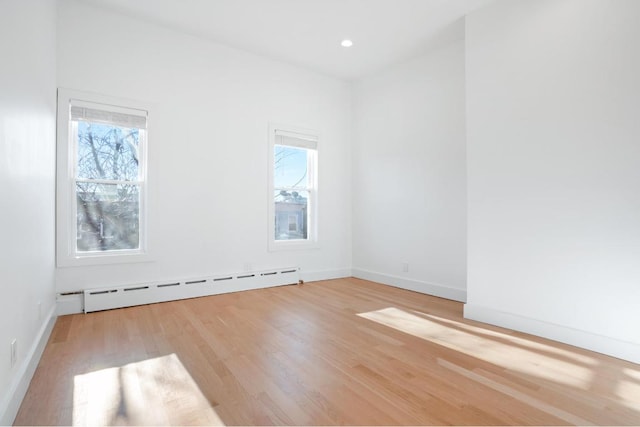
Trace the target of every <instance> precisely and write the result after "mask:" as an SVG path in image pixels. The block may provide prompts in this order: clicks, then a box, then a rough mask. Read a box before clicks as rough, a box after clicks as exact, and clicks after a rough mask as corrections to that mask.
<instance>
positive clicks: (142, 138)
mask: <svg viewBox="0 0 640 427" xmlns="http://www.w3.org/2000/svg"><path fill="white" fill-rule="evenodd" d="M119 101H121V100H114V99H113V98H108V97H103V96H101V95H96V94H89V93H82V92H74V91H67V90H64V89H60V90H59V93H58V215H57V216H58V220H57V221H58V226H57V227H58V233H57V240H58V243H57V259H58V265H60V266H73V265H91V264H102V263H105V262H108V263H113V262H131V261H143V260H145V259H146V252H147V250H146V236H145V234H146V233H145V231H146V215H145V200H146V141H147V115H148V112H147V110H146V109H144V108H138V107H139V106H138V105H129V103H128V101H122V103H121V102H119Z"/></svg>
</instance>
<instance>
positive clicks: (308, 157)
mask: <svg viewBox="0 0 640 427" xmlns="http://www.w3.org/2000/svg"><path fill="white" fill-rule="evenodd" d="M270 132H271V138H270V141H271V144H270V148H271V149H270V156H269V169H270V184H269V216H270V220H269V224H270V225H269V248H270V249H271V250H277V249H293V248H301V247H312V246H314V245H315V244H316V242H317V236H316V230H317V215H316V213H317V143H318V137H317V135H316V134H315V133H313V132H309V131H300V130H296V129H292V128H290V127H275V126H274V127H272V128H271V130H270Z"/></svg>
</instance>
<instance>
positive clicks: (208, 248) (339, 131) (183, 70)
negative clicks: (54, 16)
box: [56, 0, 351, 292]
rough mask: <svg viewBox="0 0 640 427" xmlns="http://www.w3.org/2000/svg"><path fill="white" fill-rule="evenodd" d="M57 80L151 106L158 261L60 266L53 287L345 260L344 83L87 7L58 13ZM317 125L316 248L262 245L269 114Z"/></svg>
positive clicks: (342, 267) (152, 237)
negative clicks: (282, 248) (275, 249)
mask: <svg viewBox="0 0 640 427" xmlns="http://www.w3.org/2000/svg"><path fill="white" fill-rule="evenodd" d="M58 15H59V18H58V85H59V86H60V87H65V88H70V89H76V90H84V91H91V92H97V93H101V94H104V95H109V96H117V97H124V98H132V99H136V100H140V101H143V102H147V103H150V104H151V105H152V106H153V117H150V130H149V165H150V166H149V183H150V184H149V185H150V194H149V205H150V206H149V220H150V233H149V244H150V249H151V251H152V253H153V255H154V257H155V262H152V263H141V264H124V265H118V266H113V265H112V266H100V267H81V268H78V267H73V268H58V269H57V273H56V275H57V288H58V291H59V292H62V291H73V290H78V289H85V288H92V287H100V286H111V285H117V284H129V283H137V282H142V281H151V280H164V279H167V278H183V277H193V276H199V275H205V274H212V273H227V272H238V271H243V270H244V269H245V267H246V264H250V268H251V269H253V270H259V269H262V268H272V267H285V266H293V265H298V266H300V267H301V275H302V277H303V278H305V279H307V280H309V279H312V278H320V277H331V276H332V275H348V274H349V268H350V266H351V225H350V224H351V218H350V198H351V190H350V188H351V183H350V148H349V128H350V122H351V117H350V102H351V101H350V88H349V85H348V83H346V82H342V81H339V80H336V79H332V78H329V77H325V76H323V75H319V74H315V73H312V72H310V71H307V70H303V69H300V68H295V67H293V66H290V65H285V64H283V63H280V62H276V61H272V60H269V59H266V58H262V57H259V56H255V55H251V54H248V53H245V52H241V51H238V50H234V49H231V48H228V47H224V46H222V45H218V44H215V43H212V42H209V41H206V40H204V39H199V38H196V37H192V36H189V35H185V34H181V33H178V32H174V31H172V30H169V29H165V28H163V27H160V26H155V25H153V24H149V23H146V22H143V21H139V20H136V19H133V18H128V17H125V16H121V15H117V14H113V13H111V12H108V11H106V10H103V9H98V8H94V7H93V6H89V5H86V4H83V3H79V2H75V1H71V0H62V1H61V2H60V4H59V11H58ZM270 121H271V122H276V123H282V124H288V125H291V126H298V127H304V128H309V129H313V130H316V131H318V132H320V142H319V162H320V166H319V167H320V171H319V198H320V199H319V218H320V225H319V240H320V248H319V249H312V250H304V251H299V252H291V251H282V252H273V253H270V252H268V251H267V226H268V225H267V164H268V163H267V162H268V159H267V149H268V140H267V134H268V124H269V122H270Z"/></svg>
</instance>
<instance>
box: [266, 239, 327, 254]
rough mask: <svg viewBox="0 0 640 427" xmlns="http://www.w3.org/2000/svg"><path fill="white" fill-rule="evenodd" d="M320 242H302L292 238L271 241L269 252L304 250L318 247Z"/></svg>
mask: <svg viewBox="0 0 640 427" xmlns="http://www.w3.org/2000/svg"><path fill="white" fill-rule="evenodd" d="M319 247H320V245H318V242H300V241H295V240H294V241H291V240H280V241H273V240H272V241H270V242H269V252H278V251H302V250H306V249H318V248H319Z"/></svg>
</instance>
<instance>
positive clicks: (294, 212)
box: [273, 190, 309, 240]
mask: <svg viewBox="0 0 640 427" xmlns="http://www.w3.org/2000/svg"><path fill="white" fill-rule="evenodd" d="M273 196H274V203H275V213H276V214H275V221H276V223H275V238H276V240H296V239H307V222H308V215H307V207H308V200H309V192H308V191H300V192H298V191H285V190H281V191H274V195H273Z"/></svg>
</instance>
